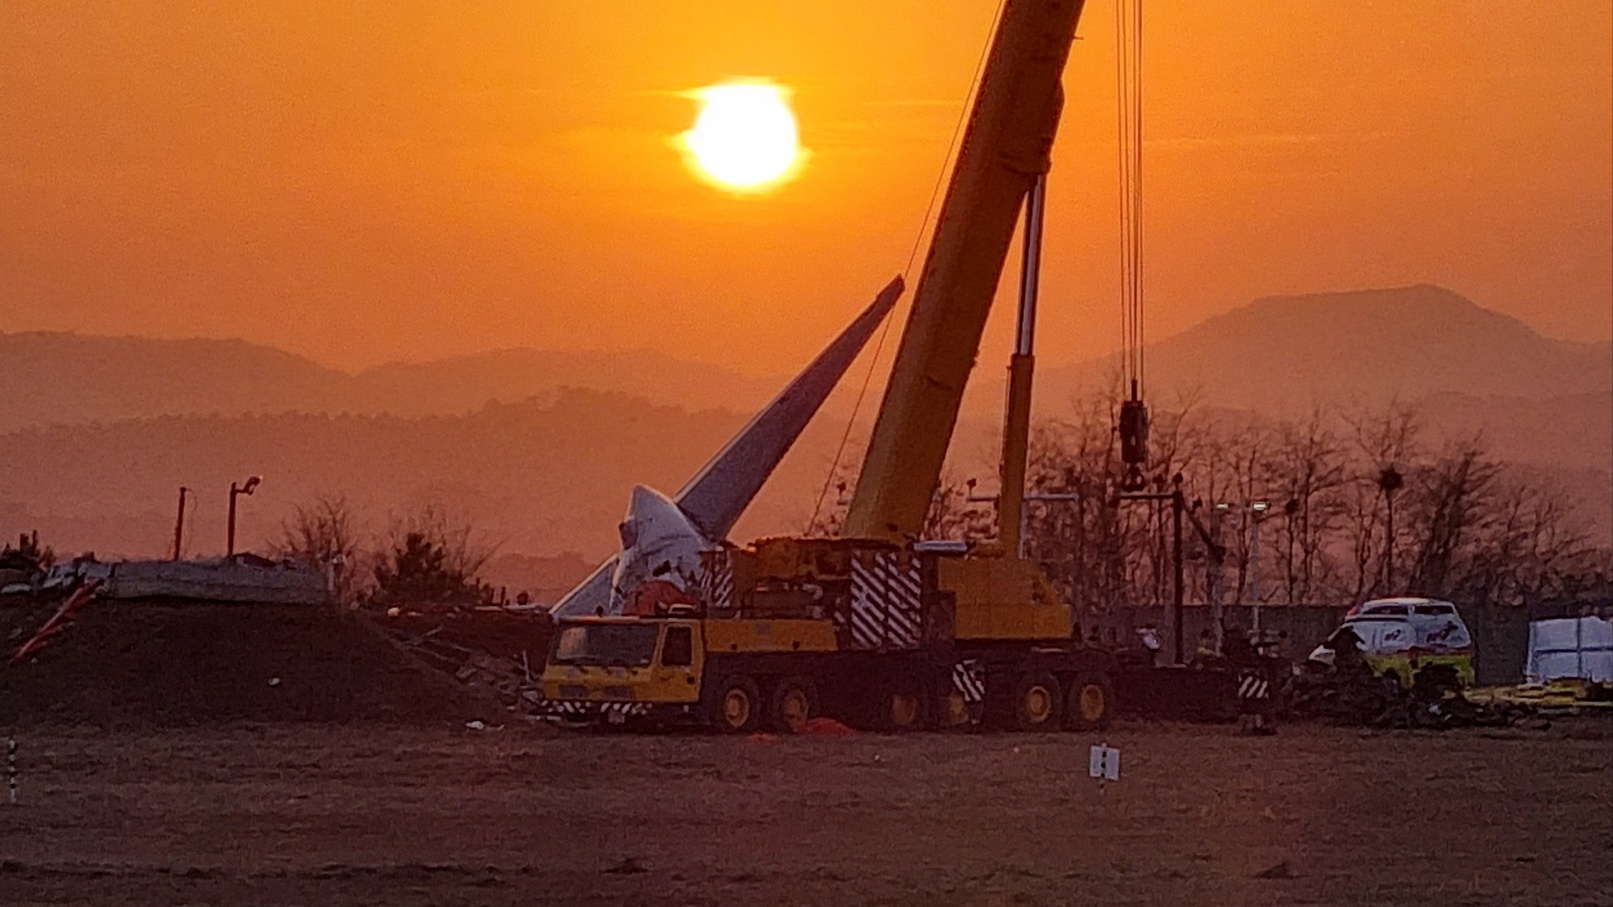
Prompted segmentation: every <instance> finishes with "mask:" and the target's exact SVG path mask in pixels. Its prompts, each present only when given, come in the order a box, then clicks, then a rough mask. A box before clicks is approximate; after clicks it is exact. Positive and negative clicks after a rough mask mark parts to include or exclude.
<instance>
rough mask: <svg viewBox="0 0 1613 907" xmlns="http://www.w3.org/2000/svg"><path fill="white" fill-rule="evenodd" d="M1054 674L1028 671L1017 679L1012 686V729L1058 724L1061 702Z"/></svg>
mask: <svg viewBox="0 0 1613 907" xmlns="http://www.w3.org/2000/svg"><path fill="white" fill-rule="evenodd" d="M1063 704H1064V703H1063V697H1062V695H1061V694H1060V691H1059V681H1058V678H1057V677H1054V676H1053V675H1052V674H1049V673H1047V672H1046V671H1032V672H1030V673H1029V674H1025V675H1023V676H1022V677H1020V679H1019V683H1018V684H1017V685H1016V686H1015V690H1014V730H1016V731H1046V730H1052V729H1054V728H1057V727H1058V726H1059V711H1060V709H1061V708H1062V706H1063Z"/></svg>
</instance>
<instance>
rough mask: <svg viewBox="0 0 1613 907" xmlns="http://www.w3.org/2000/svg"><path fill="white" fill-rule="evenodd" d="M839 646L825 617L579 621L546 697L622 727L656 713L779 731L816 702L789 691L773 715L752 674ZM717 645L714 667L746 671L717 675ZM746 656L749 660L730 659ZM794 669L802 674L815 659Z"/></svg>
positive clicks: (555, 660)
mask: <svg viewBox="0 0 1613 907" xmlns="http://www.w3.org/2000/svg"><path fill="white" fill-rule="evenodd" d="M834 650H835V636H834V628H833V625H832V624H831V623H830V622H829V621H827V620H737V619H717V620H708V619H705V618H703V617H698V616H694V615H693V614H692V613H683V614H672V615H669V616H666V617H582V618H571V619H565V620H561V621H560V623H559V625H558V626H557V627H556V632H555V639H554V644H553V647H552V648H551V650H550V654H549V660H548V663H547V664H546V665H545V667H544V671H543V695H544V699H545V700H546V702H547V704H548V711H549V712H550V713H551V714H554V715H557V716H560V717H567V718H573V719H578V720H604V721H606V722H607V723H611V724H624V723H627V722H628V721H629V720H630V719H651V718H653V719H656V720H658V721H660V722H663V723H680V722H683V723H701V724H715V725H718V726H719V727H726V728H728V729H731V730H747V729H750V728H752V727H755V726H757V725H758V724H760V723H763V719H764V718H767V719H768V720H766V721H765V723H767V724H769V725H772V726H774V727H776V728H778V729H780V730H799V728H800V725H801V724H804V723H805V721H806V720H807V719H808V718H810V717H812V713H813V711H814V708H813V707H814V706H815V705H816V702H815V701H814V699H813V698H812V697H810V696H804V695H803V694H802V693H799V692H798V693H797V694H796V695H795V696H793V697H792V696H786V697H784V698H785V699H787V700H788V701H787V702H784V701H781V702H779V703H777V705H778V707H779V711H778V713H777V714H775V715H773V716H765V715H764V711H765V710H766V709H767V708H768V706H769V705H770V703H764V702H763V701H762V699H761V693H762V690H761V687H760V685H759V683H758V680H757V679H751V678H753V677H755V678H760V677H762V676H766V675H767V673H769V672H767V671H765V668H766V667H768V663H769V662H772V661H776V658H774V657H773V656H776V655H778V654H780V653H792V654H795V655H803V654H806V655H809V654H811V653H830V652H833V651H834ZM713 652H715V653H719V654H720V655H721V656H722V657H720V658H718V659H717V664H716V665H714V667H717V668H725V667H726V668H728V669H748V671H747V672H746V673H744V674H740V675H736V676H735V677H728V676H726V675H725V676H724V677H717V678H713V677H711V676H710V673H711V672H708V671H707V667H708V662H709V661H710V656H709V653H713ZM740 653H743V654H744V658H743V659H742V663H730V664H726V665H725V664H723V662H733V661H734V660H735V658H736V657H737V656H739V655H740ZM775 667H776V666H775ZM786 667H787V669H789V670H792V671H794V672H796V673H799V672H800V671H801V670H803V669H809V668H810V665H809V664H801V665H788V666H786ZM758 669H764V670H758ZM747 680H748V681H749V682H748V683H747V682H746V681H747ZM725 681H728V685H727V686H726V687H724V686H723V683H724V682H725ZM719 687H722V688H721V689H719ZM786 692H788V691H786ZM807 692H811V691H807ZM781 724H782V725H785V727H778V726H779V725H781Z"/></svg>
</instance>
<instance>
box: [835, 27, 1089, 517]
mask: <svg viewBox="0 0 1613 907" xmlns="http://www.w3.org/2000/svg"><path fill="white" fill-rule="evenodd" d="M1082 5H1083V0H1006V3H1005V4H1004V7H1003V12H1002V17H1001V20H1000V22H999V23H998V26H997V32H996V35H995V36H994V37H993V39H992V44H991V49H990V51H989V54H988V56H987V62H986V67H985V71H984V73H983V74H982V76H981V82H980V89H979V91H978V92H977V93H976V97H975V104H974V109H973V110H972V111H971V112H970V114H969V122H968V126H967V127H966V129H965V131H964V135H963V142H962V144H961V146H960V148H959V151H958V160H957V164H956V165H955V167H954V168H953V172H952V178H951V181H950V182H949V184H948V185H947V191H946V196H945V199H944V201H943V202H942V204H941V211H940V214H939V216H938V217H937V219H936V225H935V233H934V235H933V236H932V237H931V241H930V248H929V252H928V254H927V255H926V257H925V262H924V271H923V273H922V275H921V276H920V278H919V285H918V291H917V293H916V294H915V295H914V299H913V309H912V311H911V313H909V315H908V319H907V324H906V326H905V327H904V328H903V331H902V342H901V346H900V347H899V348H898V350H897V353H896V362H895V365H894V366H893V367H892V370H891V379H890V383H889V384H888V385H887V386H886V388H885V397H884V400H883V402H882V403H881V404H880V409H879V416H878V418H877V420H876V421H875V423H874V433H873V437H872V438H871V440H870V442H869V448H868V454H867V456H866V458H865V459H864V461H863V467H862V470H861V472H860V473H859V474H858V477H857V488H856V491H855V493H854V494H853V496H852V499H851V506H850V508H849V510H848V511H847V514H846V523H845V526H844V527H843V529H842V532H841V534H842V535H843V536H845V537H848V538H884V539H890V540H893V541H901V540H903V539H906V538H913V537H916V536H917V535H918V534H919V532H920V531H921V530H922V528H923V526H924V517H925V514H926V513H927V512H928V510H929V506H930V499H931V497H932V496H933V495H934V494H935V489H936V487H937V485H938V484H939V482H940V477H941V466H942V462H943V461H944V460H945V459H946V452H947V446H948V445H949V444H950V443H951V441H952V432H953V429H954V428H955V426H956V424H957V420H958V408H959V406H960V405H961V404H962V402H963V390H964V386H965V384H966V383H967V381H968V379H969V372H970V371H971V370H972V369H973V368H974V363H975V357H976V355H977V354H978V352H979V349H980V338H981V335H982V333H983V332H984V331H985V326H986V316H987V315H988V314H989V313H990V311H991V302H992V297H993V296H994V295H995V293H996V290H997V282H998V280H999V279H1000V278H1001V276H1002V270H1003V264H1004V261H1005V260H1006V259H1007V257H1008V247H1009V244H1010V242H1011V241H1012V239H1013V233H1014V225H1015V223H1016V221H1017V219H1018V215H1019V210H1020V206H1021V204H1022V202H1023V201H1024V199H1025V197H1026V194H1027V193H1028V192H1029V191H1030V189H1031V186H1032V185H1033V184H1034V183H1035V182H1036V179H1037V177H1038V176H1040V175H1041V174H1044V173H1046V172H1047V169H1048V166H1049V162H1050V154H1051V151H1052V146H1053V137H1054V134H1055V133H1056V132H1057V130H1058V120H1059V112H1060V109H1061V108H1062V106H1063V95H1062V92H1061V89H1060V86H1059V79H1060V77H1061V76H1062V74H1063V72H1064V64H1065V61H1066V60H1067V59H1068V58H1069V54H1070V45H1071V43H1072V42H1073V41H1074V40H1075V29H1076V24H1077V23H1078V21H1079V20H1080V18H1081V8H1082Z"/></svg>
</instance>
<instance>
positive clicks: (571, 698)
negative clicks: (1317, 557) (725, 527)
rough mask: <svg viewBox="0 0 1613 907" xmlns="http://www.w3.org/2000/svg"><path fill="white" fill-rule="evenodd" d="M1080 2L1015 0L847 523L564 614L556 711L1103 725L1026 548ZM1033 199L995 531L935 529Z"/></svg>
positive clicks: (1068, 622)
mask: <svg viewBox="0 0 1613 907" xmlns="http://www.w3.org/2000/svg"><path fill="white" fill-rule="evenodd" d="M1081 8H1082V2H1081V0H1007V2H1006V3H1005V4H1004V7H1003V10H1002V14H1001V17H1000V19H999V21H998V24H997V28H996V31H995V33H994V35H993V38H992V43H991V47H990V50H989V54H988V57H987V61H986V65H985V67H984V69H983V71H982V76H981V80H980V84H979V88H978V91H977V93H976V96H975V102H974V106H973V108H972V109H971V111H970V114H969V119H968V123H967V126H966V128H965V130H964V133H963V139H962V142H961V144H960V146H959V151H958V155H957V162H956V164H955V166H954V169H953V172H952V176H951V179H950V182H949V184H948V186H947V191H946V195H945V198H944V200H943V202H942V204H941V208H940V211H939V214H938V217H937V220H936V225H935V230H934V233H933V236H932V238H931V244H930V248H929V252H928V255H927V257H926V259H925V262H924V267H923V271H922V274H921V276H920V280H919V284H918V289H917V293H916V295H915V298H914V302H913V307H912V310H911V313H910V315H909V317H908V320H907V324H906V326H905V328H904V330H903V334H902V340H901V345H900V347H899V349H898V352H897V355H896V361H895V364H894V366H893V370H892V374H891V379H890V382H889V384H888V385H887V388H886V391H885V396H884V400H883V402H882V404H881V406H880V410H879V414H878V417H877V420H876V422H875V426H874V432H873V436H872V439H871V442H870V446H869V450H868V454H867V457H866V459H865V461H864V463H863V467H862V469H861V471H860V473H859V476H858V481H857V486H856V489H855V492H854V494H853V497H852V499H851V503H850V508H849V510H848V512H847V519H846V523H845V526H844V528H843V530H842V533H841V537H840V538H836V539H806V538H774V539H764V540H762V541H759V542H756V543H755V544H753V545H750V546H748V547H745V548H738V549H734V548H724V549H722V550H720V551H715V552H711V553H710V554H708V555H707V557H706V558H705V561H704V564H703V568H704V569H703V576H702V578H701V581H700V585H701V595H700V596H699V599H700V605H697V606H678V607H675V608H673V609H672V610H671V613H668V614H666V615H665V616H660V617H652V618H642V617H621V618H609V617H596V618H581V619H574V620H565V621H562V622H561V623H560V625H559V627H558V631H557V634H556V641H555V645H554V648H553V650H552V652H551V656H550V659H549V662H548V665H547V667H546V669H545V672H544V692H545V696H546V697H547V699H548V700H549V701H550V704H551V709H552V710H554V711H557V712H560V713H570V714H573V715H576V716H579V717H581V716H585V715H586V716H599V715H604V716H607V717H610V718H611V719H612V720H619V721H626V720H628V719H629V718H635V717H641V716H657V715H658V716H660V717H667V718H683V719H689V720H692V721H697V722H701V723H706V724H709V725H711V726H714V727H716V728H718V729H719V730H722V731H727V732H744V731H749V730H751V729H753V728H755V727H758V726H759V725H763V724H765V725H767V726H769V727H771V728H772V729H775V730H780V731H791V730H798V729H799V728H800V727H801V726H802V725H803V724H804V722H806V721H808V720H810V719H811V718H812V717H814V716H816V715H827V716H830V717H834V718H838V719H841V720H846V721H851V722H854V723H859V724H865V725H872V726H875V727H879V728H883V729H887V730H908V729H916V728H921V727H926V726H937V725H942V726H945V725H961V724H966V723H970V722H973V721H981V720H983V721H985V722H987V723H989V724H992V725H996V726H1001V727H1006V728H1013V729H1019V730H1034V729H1051V728H1056V727H1066V728H1096V727H1101V726H1103V725H1104V724H1105V723H1107V722H1108V720H1109V719H1110V718H1111V716H1112V715H1113V711H1114V705H1115V702H1114V692H1113V679H1112V678H1113V676H1114V673H1115V664H1114V661H1113V659H1112V657H1111V656H1110V655H1109V654H1107V653H1105V652H1103V651H1099V650H1096V649H1090V648H1086V647H1085V646H1083V645H1082V643H1081V640H1080V639H1079V637H1078V634H1077V633H1075V632H1074V621H1073V618H1072V611H1071V608H1070V606H1069V604H1068V603H1066V602H1065V601H1063V600H1062V599H1061V598H1060V596H1059V595H1058V593H1057V592H1056V590H1055V589H1054V588H1053V586H1052V584H1051V583H1049V582H1048V580H1047V578H1046V577H1045V576H1044V575H1043V573H1042V571H1041V570H1040V568H1039V567H1038V566H1037V565H1036V564H1034V563H1032V562H1031V561H1029V560H1027V559H1025V558H1024V556H1023V553H1022V551H1021V539H1020V527H1021V513H1022V508H1023V506H1024V501H1023V491H1024V482H1025V457H1026V435H1027V430H1028V422H1029V413H1030V380H1031V367H1032V352H1031V341H1032V332H1033V328H1034V315H1035V299H1036V269H1037V261H1036V257H1037V256H1038V254H1039V246H1040V234H1041V218H1042V196H1043V186H1044V178H1045V175H1046V173H1047V171H1048V168H1049V164H1050V152H1051V148H1052V144H1053V138H1054V135H1055V133H1056V132H1057V128H1058V121H1059V114H1060V110H1061V107H1062V100H1063V98H1062V92H1061V88H1060V77H1061V75H1062V73H1063V70H1064V65H1065V61H1066V59H1067V58H1068V56H1069V53H1070V47H1071V44H1072V42H1073V41H1074V39H1075V31H1076V25H1077V22H1078V21H1079V19H1080V15H1081ZM1021 210H1023V211H1024V212H1025V225H1026V235H1025V243H1024V247H1025V254H1026V260H1025V266H1024V270H1023V274H1022V286H1021V300H1020V323H1019V334H1018V340H1017V343H1016V347H1015V352H1014V355H1013V359H1012V363H1011V365H1010V369H1009V376H1010V380H1009V402H1008V407H1007V416H1006V418H1005V420H1004V421H1005V431H1004V444H1003V458H1002V467H1001V479H1002V482H1001V493H1000V496H999V503H998V538H997V539H996V540H995V541H992V542H984V543H963V542H931V541H924V540H922V539H920V538H919V535H920V532H921V529H922V527H923V524H924V518H925V514H926V512H927V510H928V508H929V506H930V502H931V500H932V498H933V496H934V494H935V492H936V489H937V487H938V485H939V482H940V474H941V468H942V461H943V460H944V458H945V456H946V451H947V447H948V445H949V443H950V441H951V438H952V434H953V430H954V427H955V425H956V422H957V418H958V410H959V406H960V404H961V402H962V398H963V391H964V386H965V384H966V382H967V380H968V377H969V373H970V371H971V370H972V368H973V367H974V363H975V358H976V356H977V354H978V352H979V347H980V340H981V335H982V332H983V331H984V329H985V323H986V318H987V315H988V313H989V311H990V308H991V302H992V297H993V295H994V294H995V291H996V288H997V284H998V281H999V280H1000V279H1001V276H1002V271H1003V266H1004V263H1005V260H1006V258H1007V255H1008V249H1009V245H1010V241H1011V240H1012V237H1013V233H1014V228H1015V224H1016V222H1017V221H1018V219H1019V214H1020V211H1021Z"/></svg>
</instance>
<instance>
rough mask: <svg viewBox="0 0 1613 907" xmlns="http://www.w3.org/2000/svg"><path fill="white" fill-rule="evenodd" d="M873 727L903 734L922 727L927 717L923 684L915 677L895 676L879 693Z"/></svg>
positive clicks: (886, 731) (889, 732)
mask: <svg viewBox="0 0 1613 907" xmlns="http://www.w3.org/2000/svg"><path fill="white" fill-rule="evenodd" d="M876 707H877V708H878V710H879V711H878V712H877V713H876V714H875V716H874V727H875V728H876V729H878V730H881V731H884V732H885V733H887V734H905V733H908V732H910V731H919V730H923V729H924V725H925V723H926V721H927V719H928V717H929V715H928V709H926V708H925V700H924V685H923V684H922V683H920V682H919V681H918V679H917V678H915V677H908V676H903V677H897V678H894V679H892V680H891V681H890V682H889V683H887V684H886V685H885V688H884V690H883V691H882V692H881V693H880V696H879V702H878V704H877V706H876Z"/></svg>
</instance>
